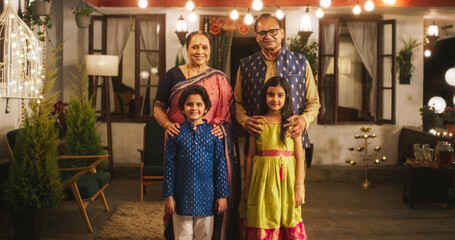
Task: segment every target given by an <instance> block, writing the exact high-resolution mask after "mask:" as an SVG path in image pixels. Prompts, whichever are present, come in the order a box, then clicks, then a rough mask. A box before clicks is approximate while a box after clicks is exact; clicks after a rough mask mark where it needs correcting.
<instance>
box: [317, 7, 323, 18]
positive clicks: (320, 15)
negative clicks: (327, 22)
mask: <svg viewBox="0 0 455 240" xmlns="http://www.w3.org/2000/svg"><path fill="white" fill-rule="evenodd" d="M316 17H318V18H322V17H324V10H322V8H321V6H319V7H318V10H316Z"/></svg>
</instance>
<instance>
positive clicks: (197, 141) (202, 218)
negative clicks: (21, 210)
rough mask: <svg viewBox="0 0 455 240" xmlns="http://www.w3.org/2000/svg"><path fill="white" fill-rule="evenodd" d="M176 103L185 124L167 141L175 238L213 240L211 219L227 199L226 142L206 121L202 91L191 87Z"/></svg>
mask: <svg viewBox="0 0 455 240" xmlns="http://www.w3.org/2000/svg"><path fill="white" fill-rule="evenodd" d="M178 104H179V108H180V110H181V111H182V113H183V115H184V116H185V118H186V121H185V122H183V123H182V124H181V125H180V133H179V134H178V135H177V136H174V137H171V138H169V139H168V140H167V141H166V155H165V164H164V180H163V197H164V206H165V210H166V213H169V214H172V220H173V225H174V235H175V239H198V240H200V239H207V240H210V239H211V238H212V232H213V221H214V217H213V215H214V213H215V212H216V213H218V214H219V213H222V212H224V211H225V210H226V208H227V199H226V198H227V197H228V196H229V192H228V184H227V171H226V160H225V157H224V148H223V142H222V139H218V137H216V136H214V135H213V134H211V132H210V131H211V129H212V126H211V125H210V124H208V123H207V121H206V120H203V119H202V117H203V116H204V114H205V113H207V111H208V110H209V109H210V106H211V103H210V99H209V96H208V94H207V91H206V90H205V88H204V87H202V86H200V85H190V86H188V87H187V88H186V89H185V90H183V92H182V94H181V96H180V99H179V102H178ZM215 199H216V203H215Z"/></svg>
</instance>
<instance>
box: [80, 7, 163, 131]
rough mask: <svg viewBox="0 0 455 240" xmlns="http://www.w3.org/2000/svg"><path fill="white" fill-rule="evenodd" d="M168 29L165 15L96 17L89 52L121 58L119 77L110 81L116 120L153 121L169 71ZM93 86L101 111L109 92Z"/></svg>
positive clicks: (111, 108)
mask: <svg viewBox="0 0 455 240" xmlns="http://www.w3.org/2000/svg"><path fill="white" fill-rule="evenodd" d="M109 29H111V31H109ZM113 29H115V31H114V30H113ZM165 29H166V28H165V17H164V15H148V16H133V17H130V16H106V17H94V19H93V24H92V25H91V26H90V30H89V39H90V41H89V53H90V54H108V55H120V56H121V59H120V64H119V75H118V77H112V78H110V83H111V86H112V89H111V90H110V94H109V95H111V97H110V100H109V101H110V106H111V107H110V110H111V116H112V120H113V121H132V122H135V121H149V120H151V119H153V99H154V98H155V95H156V90H157V88H158V80H159V79H160V78H161V77H162V76H163V75H164V73H165V70H166V66H165V65H166V60H165V49H166V48H165V31H164V30H165ZM108 35H112V36H108ZM90 86H91V89H90V93H91V94H93V93H95V92H96V93H97V94H96V96H97V97H96V100H95V101H96V105H97V110H98V109H103V108H104V106H105V104H104V101H103V99H104V96H105V94H106V93H105V91H102V89H101V88H96V89H95V87H93V84H90Z"/></svg>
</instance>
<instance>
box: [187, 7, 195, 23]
mask: <svg viewBox="0 0 455 240" xmlns="http://www.w3.org/2000/svg"><path fill="white" fill-rule="evenodd" d="M188 21H190V22H192V23H194V22H196V21H197V14H196V12H195V10H194V9H193V11H191V13H190V15H188Z"/></svg>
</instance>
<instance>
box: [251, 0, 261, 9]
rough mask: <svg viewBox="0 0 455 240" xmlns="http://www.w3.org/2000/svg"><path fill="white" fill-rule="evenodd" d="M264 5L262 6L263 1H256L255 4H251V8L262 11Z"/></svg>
mask: <svg viewBox="0 0 455 240" xmlns="http://www.w3.org/2000/svg"><path fill="white" fill-rule="evenodd" d="M263 6H264V4H262V1H261V0H254V1H253V3H252V4H251V7H252V8H253V10H254V11H260V10H261V9H262V7H263Z"/></svg>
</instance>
